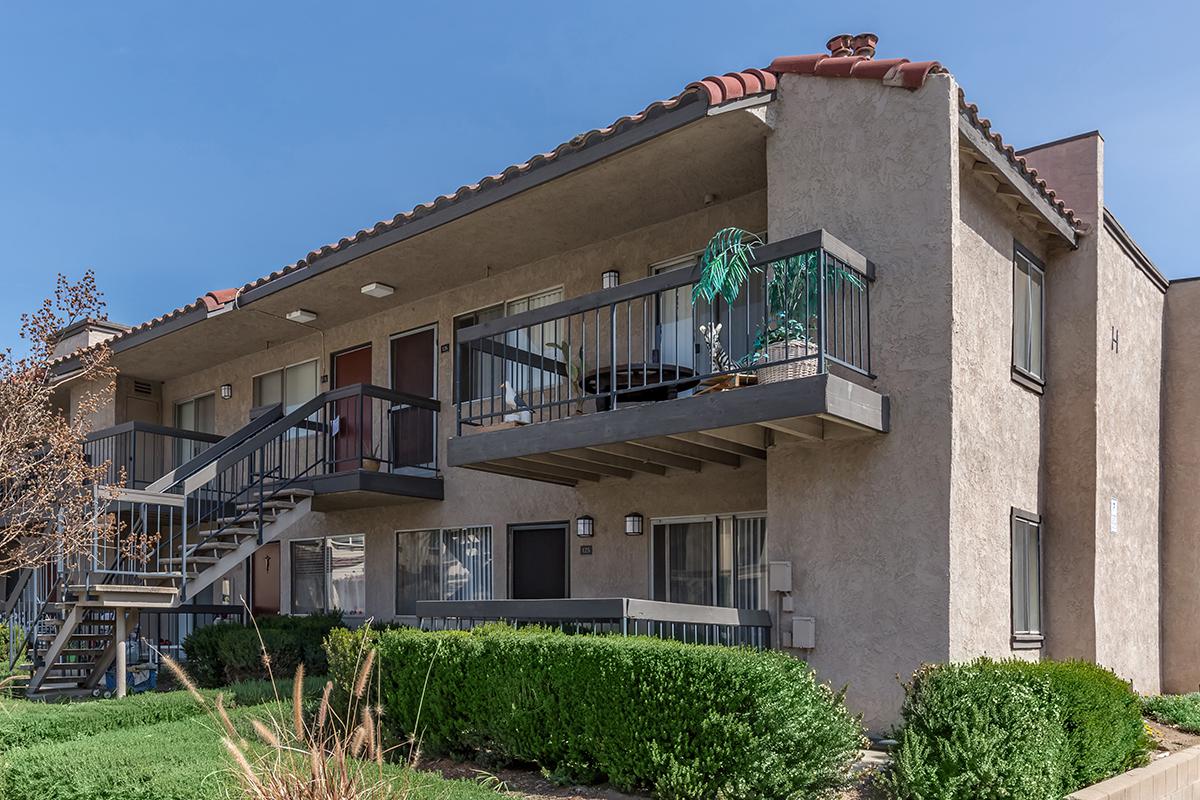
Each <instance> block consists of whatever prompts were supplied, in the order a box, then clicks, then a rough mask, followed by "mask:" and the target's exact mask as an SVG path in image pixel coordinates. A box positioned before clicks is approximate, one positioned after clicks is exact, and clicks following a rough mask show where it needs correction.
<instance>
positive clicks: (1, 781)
mask: <svg viewBox="0 0 1200 800" xmlns="http://www.w3.org/2000/svg"><path fill="white" fill-rule="evenodd" d="M188 701H190V698H188V697H187V696H186V693H184V692H169V693H163V694H157V695H142V696H136V697H130V698H127V699H124V700H108V701H92V702H85V703H73V704H65V705H35V704H31V703H27V702H24V701H11V702H8V703H4V704H3V705H2V706H0V800H26V799H27V798H35V797H36V798H38V800H118V799H119V800H209V799H210V798H227V797H228V798H234V797H238V796H239V795H238V794H237V785H236V780H235V778H234V775H233V773H232V772H231V771H230V769H229V767H230V760H229V758H228V756H227V754H226V753H225V751H224V748H223V747H222V745H221V737H220V734H219V733H218V732H217V730H216V727H215V724H214V722H213V721H212V720H211V719H210V718H209V717H208V716H206V715H204V714H201V713H197V711H196V709H195V706H194V703H193V704H192V706H191V709H190V710H189V708H188ZM269 708H270V706H263V705H259V706H245V707H241V708H237V709H235V710H234V711H233V712H232V714H231V717H232V718H233V720H234V724H235V725H236V726H237V728H238V731H239V733H240V734H241V735H243V736H245V737H246V738H247V739H253V733H252V730H251V727H250V720H251V719H252V718H254V717H255V716H258V717H259V718H262V717H264V716H265V715H266V714H268V713H269V711H268V709H269ZM6 722H7V723H8V724H7V726H6ZM387 772H388V775H389V777H391V778H394V779H396V780H397V782H398V783H399V784H401V785H407V786H408V787H409V788H410V789H411V792H412V793H411V795H409V797H411V798H412V800H435V799H436V800H484V798H492V799H493V800H494V798H495V797H496V796H497V795H496V794H495V793H494V792H492V791H490V790H488V789H486V788H484V787H482V786H480V785H478V784H475V783H471V782H467V781H446V780H442V779H441V778H438V777H436V776H432V775H427V774H424V773H416V772H412V771H409V770H405V769H403V768H400V767H389V768H388V769H387Z"/></svg>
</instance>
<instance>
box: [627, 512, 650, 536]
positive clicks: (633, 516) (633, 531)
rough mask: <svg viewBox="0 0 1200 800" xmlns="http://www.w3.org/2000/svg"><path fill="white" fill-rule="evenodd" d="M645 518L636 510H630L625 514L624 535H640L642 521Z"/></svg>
mask: <svg viewBox="0 0 1200 800" xmlns="http://www.w3.org/2000/svg"><path fill="white" fill-rule="evenodd" d="M644 520H645V517H643V516H642V515H641V514H639V513H638V512H636V511H630V512H629V513H628V514H626V515H625V535H626V536H641V535H642V522H643V521H644Z"/></svg>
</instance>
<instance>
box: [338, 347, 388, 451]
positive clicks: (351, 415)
mask: <svg viewBox="0 0 1200 800" xmlns="http://www.w3.org/2000/svg"><path fill="white" fill-rule="evenodd" d="M370 382H371V345H369V344H368V345H364V346H362V347H356V348H355V349H353V350H347V351H345V352H343V353H338V354H336V355H335V356H334V357H333V388H334V389H341V388H342V387H345V386H353V385H355V384H356V383H370ZM337 415H338V433H337V436H336V437H335V439H334V442H333V453H334V462H335V467H334V469H335V471H336V472H342V471H343V470H350V469H360V468H361V467H362V459H364V458H374V459H379V458H381V457H382V455H381V454H379V453H376V452H375V451H374V449H373V448H372V447H371V399H370V398H367V397H361V396H356V397H347V398H345V399H343V400H338V401H337Z"/></svg>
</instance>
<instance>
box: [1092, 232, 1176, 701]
mask: <svg viewBox="0 0 1200 800" xmlns="http://www.w3.org/2000/svg"><path fill="white" fill-rule="evenodd" d="M1098 245H1099V259H1098V267H1099V271H1098V287H1099V298H1098V310H1097V323H1098V328H1099V330H1097V332H1096V334H1097V340H1098V342H1099V343H1100V346H1099V347H1098V352H1097V359H1096V384H1097V394H1096V417H1097V419H1096V434H1097V436H1096V442H1097V471H1096V485H1097V494H1098V497H1097V504H1096V524H1095V530H1096V596H1095V608H1096V634H1097V635H1096V655H1095V659H1096V661H1097V662H1099V663H1101V664H1104V665H1105V666H1108V667H1111V668H1112V669H1114V670H1115V671H1116V672H1117V673H1118V674H1119V675H1122V676H1123V677H1125V678H1127V679H1129V680H1132V681H1133V683H1134V686H1135V687H1136V688H1137V690H1138V691H1140V692H1143V693H1154V692H1157V691H1158V690H1159V680H1160V664H1159V525H1160V516H1159V459H1160V438H1159V427H1160V419H1161V417H1160V415H1161V406H1160V393H1159V388H1160V385H1161V381H1162V349H1163V333H1162V330H1163V304H1164V295H1163V293H1162V291H1161V290H1160V289H1159V288H1158V287H1156V286H1155V285H1154V284H1153V283H1151V282H1150V280H1149V279H1148V278H1147V277H1146V276H1145V275H1144V274H1143V273H1142V272H1141V271H1139V270H1138V268H1137V266H1136V265H1135V264H1134V262H1133V261H1132V260H1131V259H1130V258H1129V257H1128V256H1127V255H1125V253H1124V252H1123V251H1122V250H1121V248H1120V247H1119V246H1118V244H1117V242H1116V240H1115V239H1114V238H1113V237H1112V235H1111V234H1109V233H1108V232H1107V230H1102V231H1100V232H1099V233H1098ZM1114 329H1115V332H1116V334H1117V335H1118V336H1119V344H1114V343H1113V341H1112V339H1113V335H1114ZM1113 500H1115V501H1116V503H1117V520H1116V527H1115V530H1114V529H1113V524H1112V520H1111V510H1112V509H1111V503H1112V501H1113Z"/></svg>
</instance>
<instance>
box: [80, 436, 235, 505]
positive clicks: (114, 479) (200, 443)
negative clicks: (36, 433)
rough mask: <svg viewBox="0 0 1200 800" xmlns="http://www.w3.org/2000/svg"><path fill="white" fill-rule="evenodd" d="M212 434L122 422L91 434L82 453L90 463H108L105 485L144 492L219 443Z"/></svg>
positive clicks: (219, 439) (84, 444) (219, 438)
mask: <svg viewBox="0 0 1200 800" xmlns="http://www.w3.org/2000/svg"><path fill="white" fill-rule="evenodd" d="M221 439H222V437H221V436H219V435H217V434H215V433H200V432H198V431H187V430H182V429H180V428H168V427H165V426H163V425H152V424H150V423H146V422H125V423H122V424H121V425H116V426H114V427H111V428H104V429H102V430H98V431H93V432H92V433H91V434H89V435H88V436H87V438H86V439H85V440H84V443H83V451H84V453H86V454H87V456H88V459H89V460H90V461H91V463H93V464H101V463H107V464H108V471H107V473H106V477H105V479H104V483H105V484H109V485H124V486H127V487H129V488H131V489H144V488H146V487H147V486H149V485H150V484H152V483H154V482H155V481H156V480H158V479H159V478H161V477H162V476H163V475H166V474H167V473H168V472H170V471H171V470H173V469H175V468H176V467H178V466H180V465H182V464H184V463H186V462H187V461H189V460H191V459H193V458H195V457H196V456H198V455H200V454H201V453H203V452H204V451H205V450H207V449H208V448H209V447H211V446H212V445H214V444H216V443H217V442H219V441H221Z"/></svg>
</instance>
